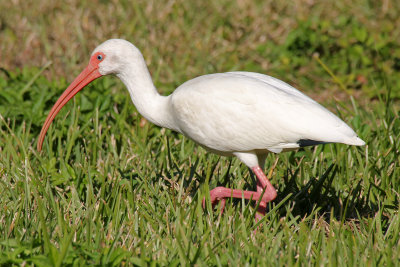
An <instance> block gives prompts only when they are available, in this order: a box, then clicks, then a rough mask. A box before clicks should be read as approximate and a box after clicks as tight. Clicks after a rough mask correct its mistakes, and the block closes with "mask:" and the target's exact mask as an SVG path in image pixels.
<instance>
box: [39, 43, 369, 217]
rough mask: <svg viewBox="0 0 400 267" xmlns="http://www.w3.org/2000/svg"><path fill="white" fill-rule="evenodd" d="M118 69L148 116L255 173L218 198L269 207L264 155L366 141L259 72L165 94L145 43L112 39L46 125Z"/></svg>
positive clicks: (200, 81)
mask: <svg viewBox="0 0 400 267" xmlns="http://www.w3.org/2000/svg"><path fill="white" fill-rule="evenodd" d="M107 74H115V75H116V76H117V77H118V78H120V79H121V80H122V82H123V83H124V84H125V86H126V87H127V88H128V91H129V94H130V96H131V98H132V101H133V103H134V105H135V106H136V108H137V110H138V111H139V112H140V114H142V115H143V117H145V118H146V119H147V120H149V121H150V122H152V123H154V124H156V125H158V126H160V127H165V128H169V129H172V130H174V131H177V132H179V133H181V134H184V135H185V136H187V137H189V138H190V139H192V140H193V141H195V142H196V143H198V144H200V145H201V146H203V147H204V148H205V149H207V150H208V151H211V152H214V153H217V154H219V155H224V156H236V157H237V158H239V160H240V161H242V162H243V163H244V164H246V165H247V166H248V167H249V168H251V169H252V170H253V172H254V174H255V175H256V177H257V191H254V192H253V191H242V190H237V189H230V188H224V187H217V188H214V189H213V190H211V192H210V195H211V198H210V199H211V202H212V203H213V204H215V203H217V201H219V200H222V201H223V205H225V199H226V198H230V197H232V198H242V197H243V198H245V199H249V200H259V201H260V204H259V212H260V213H262V214H264V213H265V209H266V206H267V203H268V202H270V201H272V200H273V199H275V197H276V195H277V193H276V190H275V188H274V187H273V186H272V184H271V183H270V181H269V180H268V178H267V177H266V175H265V174H264V172H263V168H264V163H265V159H266V155H267V153H269V152H273V153H280V152H282V151H288V150H293V149H297V148H299V147H303V146H310V145H318V144H323V143H343V144H347V145H356V146H362V145H364V144H365V142H364V141H363V140H361V139H360V138H359V137H358V136H357V134H356V133H355V132H354V131H353V130H352V129H351V128H350V127H349V126H348V125H347V124H346V123H344V122H343V121H342V120H341V119H339V118H338V117H337V116H335V115H334V114H333V113H331V112H330V111H328V110H327V109H325V108H324V107H322V106H321V105H319V104H318V103H317V102H315V101H314V100H312V99H311V98H309V97H307V96H306V95H304V94H303V93H301V92H300V91H298V90H297V89H295V88H293V87H292V86H290V85H288V84H286V83H284V82H282V81H280V80H278V79H275V78H273V77H270V76H267V75H263V74H259V73H253V72H227V73H216V74H209V75H204V76H200V77H197V78H194V79H192V80H190V81H187V82H185V83H184V84H182V85H181V86H179V87H178V88H177V89H176V90H175V91H174V92H173V93H172V94H171V95H169V96H161V95H160V94H159V93H158V92H157V90H156V88H155V86H154V84H153V82H152V79H151V76H150V73H149V71H148V69H147V66H146V63H145V61H144V59H143V56H142V54H141V53H140V51H139V49H137V48H136V47H135V46H134V45H133V44H131V43H130V42H128V41H125V40H121V39H111V40H108V41H106V42H104V43H102V44H101V45H99V46H98V47H97V48H96V49H95V50H94V51H93V53H92V55H91V58H90V61H89V65H88V66H87V67H86V68H85V69H84V70H83V71H82V73H81V74H79V76H78V77H77V78H76V79H75V80H74V81H73V82H72V83H71V85H70V86H69V87H68V88H67V89H66V90H65V92H64V93H63V94H62V95H61V97H60V98H59V99H58V100H57V102H56V103H55V105H54V106H53V108H52V109H51V111H50V113H49V115H48V116H47V119H46V121H45V123H44V125H43V128H42V130H41V132H40V136H39V141H38V144H37V149H38V150H39V151H40V150H41V148H42V144H43V140H44V137H45V134H46V132H47V129H48V128H49V126H50V124H51V122H52V121H53V119H54V117H55V116H56V115H57V113H58V112H59V111H60V109H61V108H62V107H63V106H64V105H65V104H66V103H67V102H68V101H69V100H70V99H71V98H72V97H73V96H74V95H75V94H76V93H78V92H79V91H80V90H81V89H82V88H84V87H85V86H86V85H87V84H89V83H90V82H91V81H93V80H95V79H97V78H99V77H101V76H103V75H107Z"/></svg>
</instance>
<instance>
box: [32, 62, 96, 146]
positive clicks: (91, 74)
mask: <svg viewBox="0 0 400 267" xmlns="http://www.w3.org/2000/svg"><path fill="white" fill-rule="evenodd" d="M101 76H102V75H101V74H100V72H99V70H98V67H97V66H94V65H92V64H89V65H88V66H87V67H86V68H85V69H84V70H83V71H82V72H81V73H80V74H79V75H78V77H76V79H75V80H74V81H73V82H72V83H71V84H70V85H69V86H68V88H67V89H66V90H65V91H64V93H63V94H62V95H61V96H60V98H58V100H57V102H56V103H55V104H54V106H53V107H52V108H51V110H50V113H49V115H48V116H47V118H46V121H45V122H44V124H43V127H42V130H41V131H40V135H39V140H38V143H37V150H38V151H41V150H42V145H43V141H44V137H45V135H46V132H47V130H48V129H49V127H50V124H51V122H52V121H53V119H54V117H55V116H56V115H57V113H58V112H59V111H60V110H61V108H62V107H63V106H64V105H65V104H67V102H68V101H69V100H70V99H71V98H73V97H74V96H75V95H76V94H77V93H78V92H79V91H80V90H82V89H83V88H84V87H85V86H86V85H88V84H89V83H90V82H92V81H93V80H95V79H97V78H99V77H101Z"/></svg>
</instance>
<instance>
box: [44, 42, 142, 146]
mask: <svg viewBox="0 0 400 267" xmlns="http://www.w3.org/2000/svg"><path fill="white" fill-rule="evenodd" d="M140 56H141V53H140V52H139V50H138V49H137V48H136V47H135V46H134V45H133V44H131V43H130V42H128V41H125V40H122V39H110V40H107V41H105V42H104V43H102V44H101V45H99V46H98V47H96V49H95V50H94V51H93V53H92V55H91V56H90V60H89V64H88V65H87V67H86V68H85V69H84V70H83V71H82V72H81V73H80V74H79V75H78V77H76V78H75V80H74V81H73V82H72V83H71V84H70V85H69V86H68V88H67V89H66V90H65V91H64V93H63V94H62V95H61V96H60V98H59V99H58V100H57V102H56V103H55V104H54V106H53V107H52V109H51V110H50V113H49V115H48V116H47V118H46V121H45V122H44V124H43V127H42V130H41V132H40V135H39V140H38V143H37V149H38V150H39V151H40V150H42V144H43V141H44V137H45V135H46V132H47V130H48V129H49V127H50V124H51V122H52V121H53V119H54V117H55V116H56V115H57V113H58V112H59V111H60V110H61V108H62V107H63V106H64V105H65V104H66V103H67V102H68V101H69V100H70V99H71V98H73V97H74V96H75V95H76V94H77V93H78V92H79V91H80V90H82V89H83V88H84V87H85V86H86V85H88V84H89V83H90V82H92V81H94V80H95V79H97V78H99V77H101V76H104V75H108V74H118V73H120V72H121V71H122V70H123V69H124V67H125V66H126V65H127V64H128V63H129V62H132V61H135V57H140Z"/></svg>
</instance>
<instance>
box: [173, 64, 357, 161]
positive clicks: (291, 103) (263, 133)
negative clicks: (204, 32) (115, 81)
mask: <svg viewBox="0 0 400 267" xmlns="http://www.w3.org/2000/svg"><path fill="white" fill-rule="evenodd" d="M170 101H171V107H172V113H173V115H174V117H175V122H176V125H177V126H178V128H179V129H180V131H181V132H182V133H184V134H185V135H187V136H188V137H190V138H191V139H193V140H194V141H196V142H197V143H199V144H201V145H203V146H205V147H207V148H209V149H211V150H213V151H215V152H221V153H222V154H229V153H232V152H239V151H252V150H264V149H267V150H269V151H272V152H276V153H279V152H281V151H282V150H283V149H294V148H297V147H299V146H300V145H302V144H314V143H315V142H339V143H345V144H353V145H363V144H364V142H363V141H362V140H361V139H359V138H358V137H357V135H356V134H355V132H354V131H353V130H352V129H351V128H350V127H349V126H348V125H347V124H346V123H344V122H343V121H342V120H340V119H339V118H338V117H337V116H335V115H334V114H333V113H331V112H330V111H328V110H327V109H325V108H324V107H322V106H321V105H319V104H318V103H317V102H315V101H314V100H312V99H311V98H309V97H307V96H306V95H304V94H303V93H301V92H300V91H298V90H297V89H295V88H293V87H292V86H290V85H288V84H286V83H284V82H282V81H280V80H278V79H275V78H273V77H270V76H267V75H263V74H259V73H251V72H228V73H217V74H210V75H204V76H200V77H197V78H195V79H192V80H190V81H187V82H186V83H184V84H182V85H181V86H180V87H178V88H177V89H176V90H175V92H174V93H173V94H172V95H171V97H170Z"/></svg>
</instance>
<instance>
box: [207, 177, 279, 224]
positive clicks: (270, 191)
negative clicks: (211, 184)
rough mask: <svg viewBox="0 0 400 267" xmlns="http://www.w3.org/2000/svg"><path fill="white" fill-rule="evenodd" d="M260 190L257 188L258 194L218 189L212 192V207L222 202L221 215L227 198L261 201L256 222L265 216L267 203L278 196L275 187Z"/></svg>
mask: <svg viewBox="0 0 400 267" xmlns="http://www.w3.org/2000/svg"><path fill="white" fill-rule="evenodd" d="M263 191H264V190H259V188H258V187H257V192H254V191H242V190H238V189H231V188H225V187H221V186H219V187H216V188H214V189H213V190H211V191H210V201H211V205H212V207H215V205H217V204H218V202H219V201H221V213H223V211H224V208H225V204H226V199H227V198H239V199H241V198H244V199H248V200H254V201H258V200H260V204H259V205H258V212H257V213H256V220H257V221H258V220H259V219H257V218H262V217H263V216H264V215H265V211H266V207H267V203H268V202H270V201H272V200H274V199H275V198H276V196H277V193H276V190H275V188H274V187H272V185H271V186H268V187H267V188H266V189H265V191H264V192H263ZM203 208H205V199H203Z"/></svg>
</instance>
